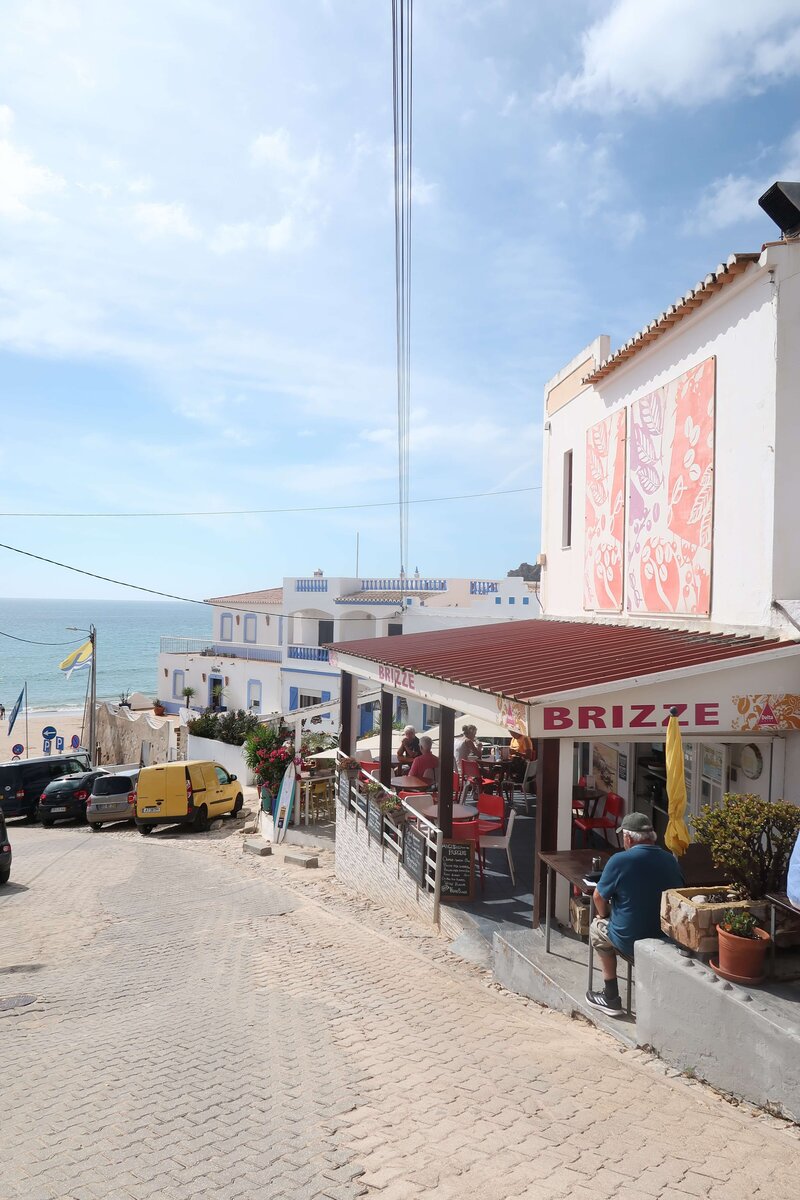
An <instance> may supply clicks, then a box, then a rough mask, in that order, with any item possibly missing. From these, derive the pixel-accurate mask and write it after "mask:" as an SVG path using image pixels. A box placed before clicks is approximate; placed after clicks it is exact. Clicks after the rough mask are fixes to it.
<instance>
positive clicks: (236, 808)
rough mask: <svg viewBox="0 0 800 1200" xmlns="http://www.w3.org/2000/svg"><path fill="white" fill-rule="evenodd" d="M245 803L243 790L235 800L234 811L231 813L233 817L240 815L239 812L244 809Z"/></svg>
mask: <svg viewBox="0 0 800 1200" xmlns="http://www.w3.org/2000/svg"><path fill="white" fill-rule="evenodd" d="M243 804H244V796H243V795H242V793H241V792H239V795H238V796H237V797H236V799H235V800H234V802H233V812H232V813H231V816H232V817H238V815H239V813H240V812H241V811H242V805H243Z"/></svg>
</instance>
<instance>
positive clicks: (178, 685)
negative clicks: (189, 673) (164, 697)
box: [172, 671, 186, 700]
mask: <svg viewBox="0 0 800 1200" xmlns="http://www.w3.org/2000/svg"><path fill="white" fill-rule="evenodd" d="M185 687H186V672H185V671H173V672H172V695H173V698H174V699H175V700H182V699H183V689H184V688H185Z"/></svg>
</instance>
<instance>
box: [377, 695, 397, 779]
mask: <svg viewBox="0 0 800 1200" xmlns="http://www.w3.org/2000/svg"><path fill="white" fill-rule="evenodd" d="M393 713H394V696H393V695H392V693H391V692H387V690H386V688H381V735H380V750H379V754H380V761H381V769H380V776H379V777H380V781H381V783H382V784H383V786H384V787H390V785H391V782H392V716H393Z"/></svg>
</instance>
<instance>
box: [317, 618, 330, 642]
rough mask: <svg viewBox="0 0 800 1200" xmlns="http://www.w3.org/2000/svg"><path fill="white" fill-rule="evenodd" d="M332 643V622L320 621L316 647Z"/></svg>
mask: <svg viewBox="0 0 800 1200" xmlns="http://www.w3.org/2000/svg"><path fill="white" fill-rule="evenodd" d="M332 641H333V621H320V623H319V639H318V641H317V645H318V646H327V644H328V642H332Z"/></svg>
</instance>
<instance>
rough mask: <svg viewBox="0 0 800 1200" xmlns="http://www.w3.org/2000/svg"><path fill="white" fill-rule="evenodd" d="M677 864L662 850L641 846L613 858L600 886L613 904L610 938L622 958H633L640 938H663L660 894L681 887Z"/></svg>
mask: <svg viewBox="0 0 800 1200" xmlns="http://www.w3.org/2000/svg"><path fill="white" fill-rule="evenodd" d="M682 886H683V874H682V873H681V869H680V867H679V866H678V864H677V862H676V861H675V859H674V858H673V856H672V855H671V854H669V853H668V852H667V851H666V850H662V849H661V848H660V847H659V846H652V845H638V846H631V848H630V850H623V851H622V852H621V853H620V854H613V855H612V856H611V858H610V859H609V860H608V862H607V863H606V865H605V869H604V871H603V874H602V875H601V876H600V879H599V881H598V884H597V890H598V892H599V893H600V895H601V896H602V897H603V899H604V900H610V901H611V920H610V921H609V924H608V936H609V937H610V938H611V941H612V942H613V943H614V945H615V946H617V947H618V948H619V949H620V950H621V951H622V953H623V954H628V955H632V954H633V943H634V942H637V941H638V940H639V938H655V937H662V936H663V934H662V933H661V920H660V907H661V893H662V892H665V891H666V890H667V888H674V887H682Z"/></svg>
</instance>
